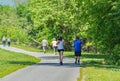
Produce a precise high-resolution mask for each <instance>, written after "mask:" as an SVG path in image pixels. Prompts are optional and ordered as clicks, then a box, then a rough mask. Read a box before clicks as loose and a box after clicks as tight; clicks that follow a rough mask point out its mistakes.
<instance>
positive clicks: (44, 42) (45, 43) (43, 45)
mask: <svg viewBox="0 0 120 81" xmlns="http://www.w3.org/2000/svg"><path fill="white" fill-rule="evenodd" d="M47 44H48V42H47V40H46V39H43V40H42V47H43V51H44V54H45V53H46V48H47Z"/></svg>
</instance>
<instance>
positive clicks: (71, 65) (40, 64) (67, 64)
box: [34, 63, 80, 68]
mask: <svg viewBox="0 0 120 81" xmlns="http://www.w3.org/2000/svg"><path fill="white" fill-rule="evenodd" d="M34 66H46V67H47V66H55V67H73V68H75V67H80V65H77V64H74V63H63V65H60V64H59V63H39V64H35V65H34Z"/></svg>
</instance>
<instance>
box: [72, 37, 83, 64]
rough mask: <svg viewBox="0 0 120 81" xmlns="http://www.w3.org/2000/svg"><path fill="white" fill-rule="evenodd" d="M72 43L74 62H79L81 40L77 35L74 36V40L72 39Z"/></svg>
mask: <svg viewBox="0 0 120 81" xmlns="http://www.w3.org/2000/svg"><path fill="white" fill-rule="evenodd" d="M73 45H74V53H75V64H80V56H81V48H82V41H81V40H80V38H79V37H78V36H76V40H74V41H73Z"/></svg>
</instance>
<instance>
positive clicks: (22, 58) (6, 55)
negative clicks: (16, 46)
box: [0, 49, 40, 77]
mask: <svg viewBox="0 0 120 81" xmlns="http://www.w3.org/2000/svg"><path fill="white" fill-rule="evenodd" d="M39 61H40V60H39V59H38V58H35V57H33V56H29V55H25V54H21V53H15V52H10V51H5V50H2V49H0V77H4V76H5V75H8V74H10V73H11V72H13V71H16V70H18V69H20V68H23V67H26V66H29V65H31V64H35V63H38V62H39Z"/></svg>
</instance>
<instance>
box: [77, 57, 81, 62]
mask: <svg viewBox="0 0 120 81" xmlns="http://www.w3.org/2000/svg"><path fill="white" fill-rule="evenodd" d="M77 58H78V64H80V56H78V57H77Z"/></svg>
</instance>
